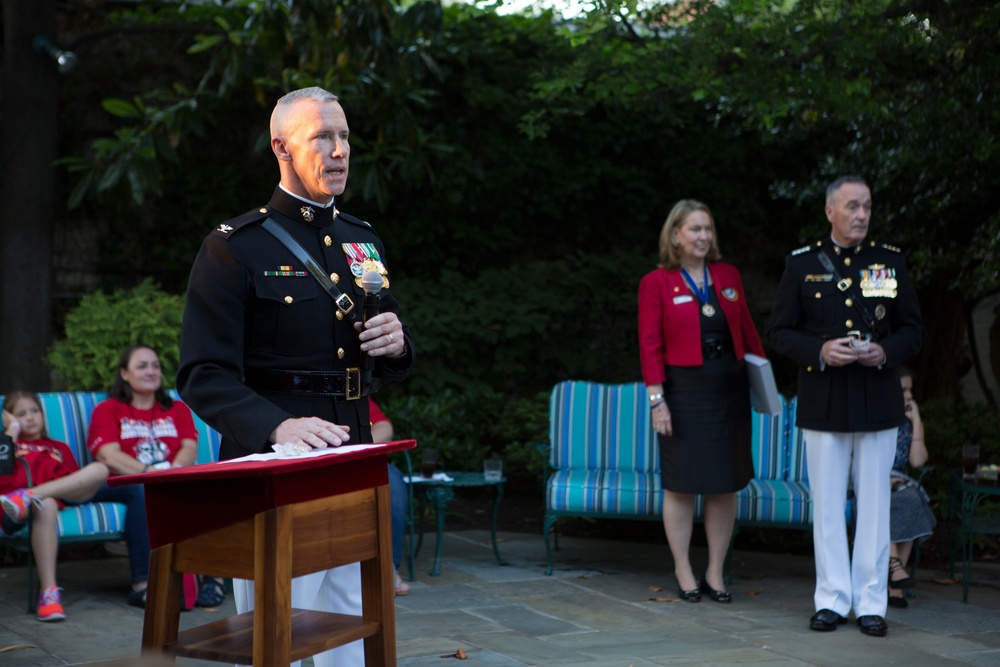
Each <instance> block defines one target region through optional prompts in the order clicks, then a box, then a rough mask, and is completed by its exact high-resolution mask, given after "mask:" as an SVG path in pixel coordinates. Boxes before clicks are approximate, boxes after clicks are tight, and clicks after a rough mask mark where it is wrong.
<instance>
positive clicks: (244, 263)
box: [177, 188, 414, 459]
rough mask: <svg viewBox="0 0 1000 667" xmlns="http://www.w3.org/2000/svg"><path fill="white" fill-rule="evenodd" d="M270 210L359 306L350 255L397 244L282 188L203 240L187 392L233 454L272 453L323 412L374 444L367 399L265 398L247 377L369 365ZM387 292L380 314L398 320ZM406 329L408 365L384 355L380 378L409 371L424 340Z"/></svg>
mask: <svg viewBox="0 0 1000 667" xmlns="http://www.w3.org/2000/svg"><path fill="white" fill-rule="evenodd" d="M268 216H270V217H271V219H272V220H274V221H275V222H277V223H278V224H279V225H281V227H283V228H284V229H285V230H287V231H288V232H289V233H290V234H291V235H292V236H293V237H295V240H296V241H298V242H299V244H301V246H302V247H303V248H304V249H305V250H306V251H308V252H309V254H310V255H312V257H313V258H314V259H315V260H316V261H317V262H318V263H319V264H320V266H324V267H325V269H326V271H327V272H328V273H329V274H330V275H331V278H332V279H333V280H334V282H335V283H337V287H338V288H339V289H340V290H341V291H342V292H344V293H345V294H347V295H348V296H349V297H350V298H351V300H352V301H353V302H354V303H355V305H356V306H355V307H356V308H357V309H360V308H361V303H362V300H363V298H364V291H363V290H362V289H361V287H360V285H358V284H357V282H356V280H355V276H354V275H352V273H351V263H352V261H351V260H350V259H349V253H356V252H357V249H358V248H359V247H361V248H365V249H367V250H368V251H370V250H371V249H372V248H374V249H375V250H376V251H377V253H378V256H379V258H380V260H381V262H382V264H383V265H384V264H385V248H384V247H383V245H382V241H381V240H380V239H379V237H378V236H377V235H376V234H375V231H374V230H373V229H372V228H371V226H370V225H369V224H368V223H367V222H364V221H361V220H358V219H357V218H353V217H351V216H348V215H345V214H342V213H338V212H336V209H335V208H334V207H333V206H330V207H329V208H326V209H322V208H318V207H316V206H314V205H310V204H308V203H307V202H304V201H302V200H299V199H297V198H295V197H293V196H291V195H289V194H288V193H286V192H285V191H284V190H282V189H281V188H277V189H276V190H275V192H274V195H273V196H272V198H271V201H270V202H269V203H268V205H267V206H265V207H261V208H259V209H255V210H253V211H250V212H248V213H246V214H244V215H242V216H240V217H238V218H234V219H232V220H228V221H227V222H225V223H223V224H221V225H219V226H218V227H216V228H215V230H213V231H212V233H211V234H210V235H209V236H208V237H207V238H206V239H205V241H204V242H203V243H202V246H201V250H200V251H199V253H198V256H197V258H196V259H195V261H194V265H193V267H192V269H191V276H190V279H189V282H188V291H187V301H186V304H185V309H184V324H183V328H182V333H181V358H180V369H179V371H178V374H177V388H178V391H179V392H180V395H181V397H182V398H183V399H184V401H185V402H186V403H187V404H188V405H189V406H190V407H191V409H192V410H194V411H195V413H197V414H198V416H200V417H201V418H202V419H204V420H205V422H206V423H208V424H209V425H210V426H212V427H213V428H214V429H216V430H217V431H218V432H219V433H220V434H221V435H222V447H221V451H220V457H221V458H223V459H229V458H236V457H239V456H244V455H246V454H250V453H255V452H269V451H271V450H270V443H269V442H268V436H269V435H270V434H271V432H272V431H273V430H274V429H275V428H276V427H277V426H278V424H280V423H281V422H282V421H284V420H285V419H288V418H290V417H313V416H315V417H321V418H323V419H326V420H328V421H331V422H334V423H336V424H341V425H345V426H349V427H350V429H351V442H370V441H371V427H370V424H369V421H368V401H367V400H366V399H361V400H350V401H348V400H335V399H333V398H331V397H329V396H319V395H313V394H309V395H301V394H300V395H294V396H287V395H276V394H272V393H266V394H262V393H258V392H256V391H254V390H253V389H251V388H250V387H248V386H246V385H245V384H244V370H245V369H265V370H285V371H313V372H315V371H323V372H329V371H337V370H344V369H348V368H357V367H360V366H361V365H362V355H363V353H362V352H361V348H360V341H359V340H358V333H357V332H356V331H355V330H354V327H353V325H352V323H351V321H350V319H349V318H348V317H344V318H338V317H337V314H338V311H337V307H336V305H335V304H334V302H333V299H332V298H330V296H329V295H328V294H327V293H326V292H325V291H324V290H323V288H322V286H321V285H320V284H319V283H318V282H316V280H315V279H314V278H313V277H312V276H311V275H310V274H309V273H308V271H307V270H306V267H305V266H302V265H301V263H300V262H299V261H298V260H297V259H296V258H295V257H294V255H292V253H291V252H290V251H289V250H288V249H286V248H285V247H284V246H283V245H281V243H279V242H278V241H277V240H276V239H275V238H274V237H272V236H271V235H270V234H269V233H268V232H267V231H266V230H265V229H263V228H262V227H261V226H260V224H259V223H260V222H261V221H263V220H265V219H266V218H267V217H268ZM345 244H347V245H346V246H345ZM352 244H371V245H368V246H357V245H352ZM390 286H391V284H390ZM381 294H382V299H381V308H380V311H381V312H389V311H391V312H394V313H397V315H398V313H399V304H398V303H397V302H396V300H395V299H394V298H393V296H392V293H391V292H390V291H389V289H383V290H382V293H381ZM404 333H405V335H406V344H407V352H406V353H405V354H404V355H403V357H402V358H400V359H398V360H393V359H386V358H384V357H376V364H375V367H374V373H373V375H374V376H375V377H376V378H381V379H382V380H401V379H403V378H405V377H406V376H407V375H408V374H409V372H410V369H411V368H412V365H413V360H414V351H413V349H414V348H413V339H412V338H411V336H410V333H409V330H408V329H406V328H405V326H404Z"/></svg>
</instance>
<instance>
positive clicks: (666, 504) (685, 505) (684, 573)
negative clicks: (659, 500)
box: [663, 490, 698, 591]
mask: <svg viewBox="0 0 1000 667" xmlns="http://www.w3.org/2000/svg"><path fill="white" fill-rule="evenodd" d="M693 526H694V495H692V494H689V493H674V492H673V491H667V490H664V491H663V529H664V530H665V531H666V533H667V543H668V544H669V545H670V553H671V555H673V557H674V575H675V576H676V577H677V585H678V586H680V587H681V589H682V590H685V591H690V590H694V589H697V588H698V580H697V579H695V576H694V572H693V571H692V569H691V561H690V559H689V557H688V552H689V550H690V547H691V532H692V530H693Z"/></svg>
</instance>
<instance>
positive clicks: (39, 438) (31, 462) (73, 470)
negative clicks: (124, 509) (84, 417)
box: [0, 391, 108, 621]
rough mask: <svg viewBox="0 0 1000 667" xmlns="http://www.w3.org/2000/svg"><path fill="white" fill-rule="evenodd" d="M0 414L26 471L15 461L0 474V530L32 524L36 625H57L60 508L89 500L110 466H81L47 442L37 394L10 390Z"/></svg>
mask: <svg viewBox="0 0 1000 667" xmlns="http://www.w3.org/2000/svg"><path fill="white" fill-rule="evenodd" d="M0 411H2V415H3V430H4V433H5V434H7V435H8V436H10V437H11V439H12V440H14V456H15V457H16V458H18V459H21V460H22V461H23V462H24V464H25V465H27V470H26V469H25V466H24V465H22V464H21V463H20V462H15V464H14V470H13V472H12V474H10V475H0V494H3V495H0V505H2V506H3V512H2V513H0V528H2V530H3V532H4V533H6V534H8V535H13V534H14V533H16V532H18V531H19V530H21V528H23V527H24V525H25V524H26V523H27V522H28V520H29V519H30V520H31V521H32V528H31V552H32V553H33V554H34V556H35V564H36V565H38V580H39V583H40V584H41V589H42V590H41V592H40V593H39V595H38V611H37V617H38V620H39V621H61V620H62V619H64V618H66V614H65V612H64V611H63V607H62V598H61V595H60V590H61V589H60V588H59V587H58V586H57V585H56V556H57V554H58V552H59V530H58V529H59V525H58V522H57V518H58V514H59V510H61V509H63V508H64V507H65V506H66V504H67V503H82V502H86V501H87V500H89V499H90V498H91V497H92V496H93V495H94V493H95V492H96V491H97V489H99V488H100V487H101V485H102V484H104V481H105V480H106V479H107V478H108V468H107V466H105V465H104V464H103V463H90V464H88V465H86V466H84V467H83V468H80V467H79V465H77V462H76V459H74V458H73V452H72V451H70V448H69V447H68V446H67V445H66V443H63V442H59V441H58V440H52V439H50V438H49V436H48V433H47V431H46V429H45V415H44V414H43V412H42V404H41V402H40V401H39V400H38V396H36V395H35V394H33V393H31V392H28V391H12V392H10V393H9V394H7V396H6V397H4V402H3V406H2V407H0ZM29 471H30V479H29V477H28V475H29ZM29 483H30V484H31V485H32V486H31V488H28V485H29Z"/></svg>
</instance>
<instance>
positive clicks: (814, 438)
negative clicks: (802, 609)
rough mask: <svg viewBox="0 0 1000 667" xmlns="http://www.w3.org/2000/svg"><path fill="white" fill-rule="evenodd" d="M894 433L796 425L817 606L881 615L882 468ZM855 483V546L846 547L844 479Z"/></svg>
mask: <svg viewBox="0 0 1000 667" xmlns="http://www.w3.org/2000/svg"><path fill="white" fill-rule="evenodd" d="M896 431H897V429H894V428H891V429H887V430H884V431H866V432H860V433H828V432H825V431H810V430H806V429H803V436H804V438H805V442H806V461H807V463H808V465H809V487H810V490H811V492H812V499H813V543H814V544H813V548H814V549H815V553H816V594H815V595H814V597H813V600H814V603H815V605H816V609H817V610H819V609H830V610H832V611H835V612H837V613H838V614H840V615H841V616H844V617H846V616H847V615H848V614H849V613H850V611H851V609H853V610H854V614H855V616H885V609H886V606H887V604H888V602H887V597H888V589H887V586H888V583H889V497H890V489H889V472H890V471H891V470H892V461H893V458H895V455H896ZM849 475H850V478H851V479H852V480H853V482H854V495H855V498H856V505H855V511H856V516H857V521H856V528H855V531H854V551H853V554H852V553H850V552H849V549H848V545H847V516H846V510H847V480H848V476H849Z"/></svg>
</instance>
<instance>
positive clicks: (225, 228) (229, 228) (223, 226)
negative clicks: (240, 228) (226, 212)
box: [219, 223, 233, 234]
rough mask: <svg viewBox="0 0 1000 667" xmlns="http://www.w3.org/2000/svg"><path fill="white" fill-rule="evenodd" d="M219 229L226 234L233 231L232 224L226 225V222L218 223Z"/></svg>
mask: <svg viewBox="0 0 1000 667" xmlns="http://www.w3.org/2000/svg"><path fill="white" fill-rule="evenodd" d="M219 231H220V232H222V233H223V234H228V233H229V232H231V231H233V227H232V225H227V224H226V223H222V224H221V225H219Z"/></svg>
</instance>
